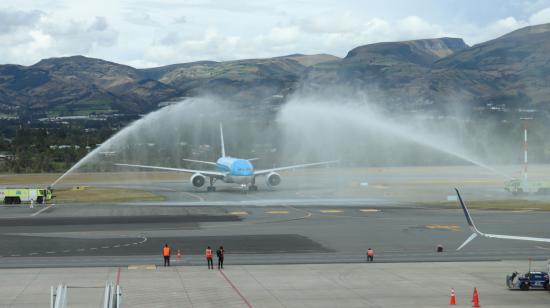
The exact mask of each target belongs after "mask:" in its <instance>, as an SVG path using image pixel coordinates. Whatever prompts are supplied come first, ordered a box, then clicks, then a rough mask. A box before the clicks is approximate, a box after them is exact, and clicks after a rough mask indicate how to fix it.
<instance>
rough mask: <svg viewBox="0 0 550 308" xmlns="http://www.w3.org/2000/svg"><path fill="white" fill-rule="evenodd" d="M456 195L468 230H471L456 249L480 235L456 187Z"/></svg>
mask: <svg viewBox="0 0 550 308" xmlns="http://www.w3.org/2000/svg"><path fill="white" fill-rule="evenodd" d="M455 190H456V195H457V196H458V201H459V202H460V206H461V207H462V210H463V211H464V216H466V221H467V222H468V226H469V227H470V230H472V235H470V237H468V238H467V239H466V240H465V241H464V243H462V245H460V247H458V248H457V249H456V250H460V249H462V247H464V246H466V245H467V244H468V243H470V242H471V241H472V240H473V239H475V238H476V237H477V236H478V235H481V232H479V230H477V228H476V225H475V224H474V220H473V219H472V216H470V211H468V208H467V207H466V205H465V204H464V201H462V197H461V196H460V192H459V191H458V189H456V188H455Z"/></svg>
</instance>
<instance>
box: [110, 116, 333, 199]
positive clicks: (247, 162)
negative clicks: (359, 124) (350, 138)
mask: <svg viewBox="0 0 550 308" xmlns="http://www.w3.org/2000/svg"><path fill="white" fill-rule="evenodd" d="M220 136H221V146H222V153H221V154H222V157H220V158H219V159H218V160H217V161H216V162H209V161H202V160H193V159H184V160H185V161H189V162H195V163H201V164H205V165H210V166H213V167H215V168H214V170H212V171H210V170H194V169H183V168H170V167H160V166H145V165H132V164H115V165H117V166H126V167H136V168H144V169H156V170H165V171H176V172H185V173H192V174H193V175H192V176H191V179H190V181H191V184H192V185H193V186H194V187H196V188H200V187H202V186H204V184H205V183H206V178H207V177H208V178H209V179H210V185H209V186H208V187H207V191H216V187H215V186H214V183H215V182H216V180H221V181H223V182H225V183H236V184H240V185H241V186H242V187H243V188H246V187H247V186H248V189H249V190H250V191H255V190H258V186H256V177H258V176H265V183H266V185H267V186H268V187H273V186H277V185H279V184H280V183H281V175H280V174H278V173H277V171H283V170H289V169H295V168H304V167H312V166H319V165H328V164H334V163H337V162H338V161H336V160H333V161H324V162H317V163H309V164H301V165H293V166H286V167H279V168H271V169H263V170H254V166H253V165H252V163H251V161H252V160H255V159H241V158H236V157H230V156H226V155H225V145H224V141H223V127H222V125H221V124H220Z"/></svg>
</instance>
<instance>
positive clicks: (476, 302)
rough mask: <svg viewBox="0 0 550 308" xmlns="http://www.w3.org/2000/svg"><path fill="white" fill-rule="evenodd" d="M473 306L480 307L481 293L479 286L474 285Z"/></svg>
mask: <svg viewBox="0 0 550 308" xmlns="http://www.w3.org/2000/svg"><path fill="white" fill-rule="evenodd" d="M472 307H475V308H479V307H481V306H480V305H479V295H478V294H477V288H475V287H474V296H473V297H472Z"/></svg>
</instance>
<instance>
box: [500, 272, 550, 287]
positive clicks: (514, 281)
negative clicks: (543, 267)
mask: <svg viewBox="0 0 550 308" xmlns="http://www.w3.org/2000/svg"><path fill="white" fill-rule="evenodd" d="M506 285H507V286H508V288H509V289H519V290H523V291H527V290H529V289H544V290H550V287H549V278H548V273H547V272H527V273H525V275H519V274H518V272H514V273H512V275H507V276H506Z"/></svg>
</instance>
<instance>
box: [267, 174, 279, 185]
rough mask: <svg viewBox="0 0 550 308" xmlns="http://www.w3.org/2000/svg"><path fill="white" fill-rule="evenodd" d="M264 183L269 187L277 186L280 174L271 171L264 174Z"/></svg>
mask: <svg viewBox="0 0 550 308" xmlns="http://www.w3.org/2000/svg"><path fill="white" fill-rule="evenodd" d="M265 183H266V184H267V186H269V187H272V186H277V185H279V184H281V176H280V175H279V174H278V173H276V172H271V173H269V174H268V175H266V176H265Z"/></svg>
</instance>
